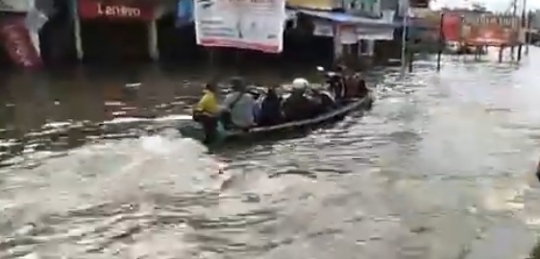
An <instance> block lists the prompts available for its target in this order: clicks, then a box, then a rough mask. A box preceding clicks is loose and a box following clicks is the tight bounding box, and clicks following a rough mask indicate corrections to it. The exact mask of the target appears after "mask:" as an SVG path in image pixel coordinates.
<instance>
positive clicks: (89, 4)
mask: <svg viewBox="0 0 540 259" xmlns="http://www.w3.org/2000/svg"><path fill="white" fill-rule="evenodd" d="M124 2H125V3H124ZM77 10H78V13H79V17H81V18H83V19H95V18H122V19H136V20H143V21H151V20H152V19H154V8H153V7H152V6H151V5H150V4H147V5H136V4H135V3H131V2H126V1H97V0H79V1H78V8H77Z"/></svg>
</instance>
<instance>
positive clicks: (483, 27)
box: [461, 15, 519, 46]
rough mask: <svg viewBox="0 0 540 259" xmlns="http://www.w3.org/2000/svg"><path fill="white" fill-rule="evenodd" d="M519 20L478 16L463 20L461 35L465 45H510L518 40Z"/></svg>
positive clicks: (507, 17)
mask: <svg viewBox="0 0 540 259" xmlns="http://www.w3.org/2000/svg"><path fill="white" fill-rule="evenodd" d="M518 27H519V18H517V17H510V16H495V15H480V16H469V17H467V16H466V17H465V18H464V22H463V27H462V28H461V34H462V36H463V40H464V42H465V44H467V45H482V46H500V45H511V44H514V43H516V41H517V40H518Z"/></svg>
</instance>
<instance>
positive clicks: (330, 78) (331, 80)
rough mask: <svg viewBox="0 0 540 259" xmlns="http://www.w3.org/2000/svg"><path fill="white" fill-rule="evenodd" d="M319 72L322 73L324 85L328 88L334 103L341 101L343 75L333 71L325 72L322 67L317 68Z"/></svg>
mask: <svg viewBox="0 0 540 259" xmlns="http://www.w3.org/2000/svg"><path fill="white" fill-rule="evenodd" d="M317 69H318V70H319V71H320V72H324V77H325V80H326V83H327V84H328V86H329V88H330V89H329V90H330V91H331V92H332V94H334V97H335V99H336V101H338V100H341V99H343V97H344V94H345V93H344V91H345V86H344V85H343V84H344V80H343V75H342V74H341V73H338V72H334V71H325V70H324V69H323V68H322V67H317Z"/></svg>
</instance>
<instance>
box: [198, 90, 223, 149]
mask: <svg viewBox="0 0 540 259" xmlns="http://www.w3.org/2000/svg"><path fill="white" fill-rule="evenodd" d="M216 91H217V86H216V84H214V83H207V84H206V85H205V88H204V90H203V92H204V95H203V96H202V97H201V99H200V100H199V102H198V103H197V104H196V105H195V109H194V110H193V120H194V121H196V122H198V123H200V124H201V125H202V126H203V130H204V135H205V138H204V141H203V142H204V143H205V144H210V143H212V142H213V141H214V140H216V135H217V132H216V130H217V123H218V119H219V118H218V117H219V116H220V113H221V107H220V106H219V103H218V101H217V97H216Z"/></svg>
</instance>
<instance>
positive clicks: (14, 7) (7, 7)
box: [0, 0, 30, 13]
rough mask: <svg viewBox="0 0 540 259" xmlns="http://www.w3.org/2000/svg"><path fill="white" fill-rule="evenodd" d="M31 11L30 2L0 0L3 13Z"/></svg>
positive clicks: (0, 8)
mask: <svg viewBox="0 0 540 259" xmlns="http://www.w3.org/2000/svg"><path fill="white" fill-rule="evenodd" d="M28 10H30V1H29V0H0V11H1V12H13V13H25V12H28Z"/></svg>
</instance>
